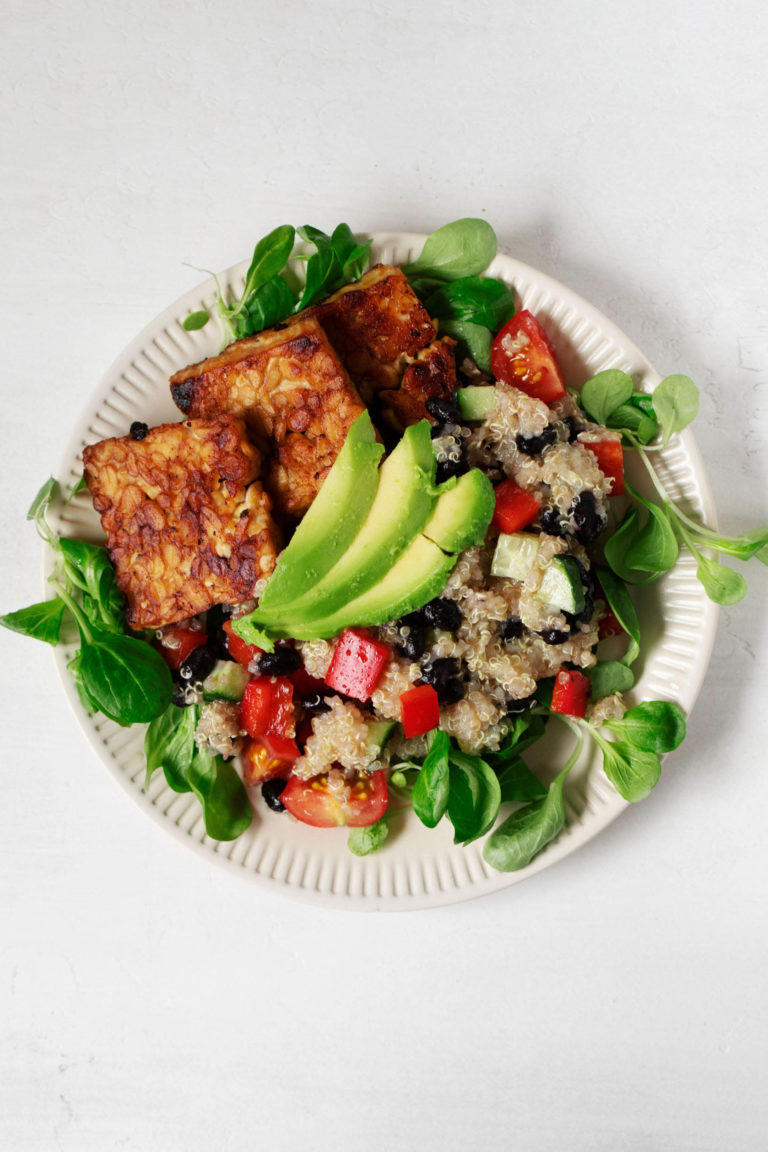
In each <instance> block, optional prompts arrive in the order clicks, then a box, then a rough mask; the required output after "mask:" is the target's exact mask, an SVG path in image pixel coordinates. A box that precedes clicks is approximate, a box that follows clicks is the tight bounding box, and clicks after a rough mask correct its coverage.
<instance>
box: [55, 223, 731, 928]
mask: <svg viewBox="0 0 768 1152" xmlns="http://www.w3.org/2000/svg"><path fill="white" fill-rule="evenodd" d="M424 239H425V237H424V236H419V235H414V234H413V233H401V232H386V233H378V234H376V235H375V237H374V244H373V250H372V261H373V262H375V261H383V262H386V263H394V264H404V263H407V262H408V261H409V260H412V259H414V258H415V256H416V255H418V253H419V252H420V251H421V247H422V245H423V243H424ZM247 267H248V262H247V261H244V262H243V263H242V264H238V265H236V266H235V267H234V268H231V269H230V270H229V271H228V272H227V273H225V274H224V276H223V277H221V278H220V279H221V280H222V284H223V286H224V289H225V294H226V290H227V289H228V288H229V289H231V290H234V291H235V292H236V293H238V294H239V292H240V290H241V288H242V284H243V280H244V276H245V272H246V270H247ZM489 272H490V274H492V275H495V276H498V277H500V278H501V279H503V280H505V281H506V282H507V283H508V284H509V285H510V286H512V287H513V288H514V289H515V292H516V293H517V296H518V298H519V300H520V302H521V306H522V307H525V308H528V309H530V310H531V311H532V312H533V313H535V315H536V316H537V317H538V318H539V320H540V321H541V322H542V323H543V324H544V326H545V328H546V329H547V331H548V333H549V335H550V337H551V339H552V340H553V342H554V345H555V348H556V350H557V353H558V356H559V358H560V362H561V364H562V365H563V368H564V371H565V376H566V379H567V380H569V381H570V382H573V383H581V382H583V381H584V380H587V379H589V377H590V376H592V375H594V374H595V373H596V372H599V371H601V370H602V369H604V368H621V369H624V370H625V371H626V372H629V373H630V374H631V375H632V376H633V377H635V379H636V381H637V382H638V384H640V385H641V386H642V387H644V388H646V389H648V390H650V389H651V388H653V387H654V386H655V385H656V383H658V379H659V377H658V375H657V374H656V373H655V372H654V370H653V368H652V367H651V365H650V364H649V363H648V361H647V360H646V359H645V358H644V357H643V356H642V355H641V353H640V352H639V351H638V349H637V348H636V347H635V346H634V345H633V344H632V343H631V342H630V341H629V340H628V339H627V338H626V337H625V336H624V335H623V334H622V333H621V332H620V331H619V330H618V328H616V327H615V325H614V324H612V323H611V322H610V321H609V320H607V319H606V318H605V317H604V316H602V315H601V314H600V313H599V312H598V311H596V309H594V308H593V307H592V306H591V305H590V304H588V303H586V301H584V300H582V299H581V298H580V297H579V296H577V295H576V294H575V293H573V292H571V291H570V290H569V289H567V288H565V287H563V286H562V285H561V284H558V283H557V281H555V280H552V279H551V278H550V277H549V276H545V275H543V274H542V273H540V272H537V271H536V270H535V269H533V268H530V267H528V266H527V265H525V264H521V263H520V262H519V261H517V260H513V259H510V258H509V257H506V256H498V257H497V258H496V260H495V261H494V262H493V264H492V265H491V268H490V270H489ZM214 302H215V291H214V285H213V282H212V281H207V282H206V283H205V284H204V285H202V286H201V287H200V288H196V289H194V290H193V291H191V292H188V293H187V295H186V296H183V297H182V298H181V299H180V300H177V301H176V303H175V304H172V305H171V306H170V307H169V308H167V309H166V310H165V311H164V312H163V313H162V314H161V315H160V316H158V317H157V319H156V320H154V321H153V322H152V323H151V324H150V325H149V326H148V327H147V328H145V329H144V331H143V332H141V333H140V334H139V335H138V336H137V337H136V339H135V340H134V341H133V342H132V343H131V344H130V345H129V346H128V348H126V350H125V351H124V352H123V354H122V355H121V356H120V357H119V358H118V359H117V360H116V361H115V363H114V364H113V365H112V367H111V368H110V370H109V371H108V372H107V374H106V376H105V377H104V379H103V380H102V382H101V384H100V386H99V387H98V389H97V390H96V392H95V393H94V395H93V396H92V397H91V399H90V401H89V403H88V405H87V406H86V409H85V412H84V414H83V416H82V417H81V419H80V420H79V422H78V424H77V427H76V428H75V430H74V432H73V434H72V436H71V438H70V441H69V444H68V446H67V449H66V452H65V454H64V458H63V461H62V464H61V468H60V471H59V478H60V480H61V481H62V483H63V485H64V488H65V490H66V491H69V490H70V489H71V487H72V486H73V485H74V483H75V481H76V480H77V478H78V477H79V476H80V474H81V471H82V461H81V452H82V449H83V447H84V445H86V444H90V443H93V442H94V441H96V440H101V439H103V438H105V437H108V436H122V435H125V434H126V433H127V432H128V429H129V426H130V424H131V422H132V421H133V420H143V421H145V422H146V423H148V424H149V425H150V426H151V425H155V424H160V423H163V422H167V421H175V420H179V419H181V414H180V413H179V411H178V410H177V409H176V407H175V406H174V404H173V403H172V401H171V397H170V391H169V387H168V377H169V376H170V375H171V373H173V372H174V371H176V370H177V369H179V368H182V367H184V366H185V365H186V364H189V363H192V362H193V361H197V360H201V359H203V358H204V357H206V356H210V355H212V354H214V353H216V352H217V351H218V348H219V344H220V333H219V329H218V326H217V325H216V324H215V323H213V322H211V323H209V324H208V326H207V327H206V328H204V329H202V330H201V331H199V332H185V331H184V329H183V328H182V327H181V321H182V320H183V318H184V317H185V316H186V315H187V314H188V313H189V312H190V311H194V310H197V309H199V308H203V307H207V308H210V307H212V306H213V304H214ZM670 367H675V366H674V365H673V366H670ZM657 459H658V470H659V473H660V475H661V476H662V478H663V480H664V482H665V484H667V486H668V487H669V489H670V491H671V493H672V494H673V495H674V496H676V497H682V498H683V499H684V500H685V501H686V502H687V505H688V506H689V508H690V509H691V510H692V511H693V513H694V514H697V515H699V516H701V517H703V519H704V520H706V521H707V522H708V523H710V524H711V525H713V526H714V523H715V512H714V507H713V504H712V498H711V494H710V491H709V487H708V484H707V481H706V477H705V474H704V469H703V466H702V463H701V458H700V456H699V453H698V450H697V448H696V445H695V443H694V440H693V437H692V435H691V434H690V432H687V431H686V432H685V433H683V434H682V435H680V436H676V437H674V438H673V440H672V442H671V444H670V445H669V446H668V448H666V449H665V450H664V452H663V453H662V454H661V456H660V459H659V457H657ZM629 467H630V474H632V473H631V463H630V466H629ZM633 478H634V479H635V480H636V481H637V482H641V479H642V478H641V476H640V473H637V475H635V476H634V477H633ZM58 527H59V529H60V531H61V532H62V533H63V534H65V535H69V536H81V537H84V538H86V539H92V540H102V539H103V536H102V534H101V529H100V526H99V522H98V518H97V517H96V514H95V513H94V511H93V509H92V508H91V507H90V503H89V500H88V496H87V494H82V495H80V496H78V497H77V498H76V500H74V501H73V502H72V504H71V505H70V506H69V507H66V508H64V509H62V510H61V511H60V514H59V524H58ZM48 562H49V561H47V563H48ZM47 575H48V571H46V576H47ZM638 610H639V614H640V621H641V626H642V628H643V657H642V664H641V665H640V666H641V667H642V675H641V676H640V679H639V681H638V684H637V686H636V688H635V690H634V692H633V694H632V697H633V699H634V700H635V701H637V702H639V701H640V700H643V699H667V700H676V701H677V702H678V703H680V704H681V705H682V707H683V708H684V709H685V711H686V712H689V711H690V709H691V707H692V706H693V703H694V700H695V699H696V696H697V693H698V691H699V688H700V686H701V682H702V680H703V678H704V674H705V671H706V668H707V664H708V661H709V657H710V654H711V649H712V643H713V640H714V634H715V624H716V608H715V606H714V605H713V604H712V603H711V602H710V601H709V600H708V599H707V597H706V596H705V594H704V591H703V589H702V588H701V585H700V584H699V583H698V582H697V580H696V578H695V565H694V563H693V561H692V559H691V557H690V556H689V555H688V554H687V553H684V554H683V555H682V556H681V559H680V561H679V563H678V564H677V565H676V567H675V568H674V570H673V571H672V572H671V573H669V574H668V575H667V576H666V577H664V579H663V580H661V581H659V582H657V583H655V584H653V585H651V586H650V587H649V588H647V589H645V590H643V593H642V594H641V595H640V597H639V598H638ZM55 653H56V660H57V663H58V667H59V671H60V674H61V678H62V681H63V684H64V687H65V690H66V693H67V695H68V697H69V699H70V701H71V703H72V706H73V708H74V709H75V712H76V713H77V716H78V719H79V721H80V723H81V725H82V727H83V729H84V731H85V733H86V735H87V736H88V738H89V740H90V741H91V744H92V745H93V747H94V748H95V749H96V752H97V754H98V756H99V758H100V759H101V760H102V761H103V763H104V764H105V765H106V766H107V768H108V769H109V771H110V772H111V773H112V774H113V776H114V777H115V778H116V779H117V780H118V781H119V783H120V784H121V785H122V787H123V788H124V789H125V790H126V792H128V794H129V795H130V796H131V797H132V798H133V800H134V801H135V803H136V804H138V805H139V806H140V807H141V809H142V810H143V811H144V812H145V813H146V814H147V815H148V816H150V817H151V818H152V819H154V820H156V821H157V822H158V823H159V824H161V825H162V827H163V828H165V829H166V830H167V831H169V832H170V833H171V834H172V835H173V836H175V837H176V839H178V840H180V841H182V842H184V843H185V844H188V845H189V846H191V847H192V848H194V849H195V850H196V851H197V852H199V853H201V854H202V855H203V856H205V857H206V858H207V859H209V860H216V861H218V862H219V864H220V865H221V866H222V867H224V868H226V869H228V870H229V871H230V872H231V873H233V874H237V875H241V876H244V877H246V878H248V879H249V880H252V881H254V882H255V883H257V884H260V885H262V886H264V887H266V888H267V889H269V890H270V891H272V892H274V893H277V894H280V895H285V896H291V897H295V898H298V899H301V900H307V901H312V902H313V903H320V904H328V905H332V906H334V907H338V908H354V909H358V910H360V909H363V910H365V909H368V910H396V909H407V908H426V907H431V906H436V905H440V904H448V903H452V902H454V901H459V900H467V899H470V898H471V897H474V896H481V895H485V894H487V893H490V892H495V891H497V890H498V889H500V888H506V887H507V886H508V885H509V884H515V883H517V882H518V881H519V880H523V879H524V878H525V877H526V876H530V875H532V874H533V873H534V872H538V871H539V870H540V869H542V868H547V867H549V865H550V864H554V863H555V862H556V861H558V860H561V859H562V858H563V857H564V856H567V855H568V854H569V853H571V852H573V851H574V850H575V849H576V848H578V847H579V846H580V845H581V844H584V843H585V842H586V841H587V840H589V839H591V838H592V837H593V836H594V835H596V833H598V832H599V831H600V830H601V829H602V828H604V827H605V826H606V825H607V824H609V823H610V822H611V821H612V820H614V819H615V818H616V817H617V816H618V815H619V813H620V812H621V811H623V809H624V808H625V807H626V802H625V801H624V800H622V799H621V798H620V797H619V796H618V795H617V794H616V793H615V792H614V791H613V789H612V788H611V786H610V784H609V783H608V781H607V780H606V778H605V777H604V775H603V773H602V770H601V768H600V766H599V762H598V760H597V758H595V757H594V756H592V757H591V758H590V756H589V754H585V757H584V759H583V761H582V762H581V763H580V764H579V765H578V766H577V768H576V769H575V770H574V771H573V772H572V773H571V775H570V777H569V780H568V784H567V811H568V822H567V825H566V827H565V828H564V830H563V832H562V833H561V834H560V836H558V837H557V839H556V840H555V841H553V842H552V843H551V844H550V845H548V847H547V848H546V849H545V851H544V852H542V853H541V854H540V855H539V856H538V857H537V858H536V860H534V862H533V863H532V864H531V865H530V866H529V867H528V868H526V869H525V870H524V871H521V872H514V873H509V874H505V873H499V872H495V871H493V870H492V869H490V868H489V867H488V866H487V865H486V864H485V862H484V860H483V857H482V846H483V841H478V842H476V843H474V844H471V845H470V846H469V847H467V848H461V847H455V846H454V845H453V843H452V837H451V832H452V828H451V826H450V825H449V823H448V821H447V820H444V821H443V822H442V824H441V825H440V826H439V827H438V828H436V829H434V830H433V831H429V830H427V829H426V828H424V827H423V826H422V825H421V824H420V823H419V821H418V819H417V818H416V817H415V816H414V815H413V813H408V814H406V815H404V816H402V817H398V818H397V819H396V820H394V821H393V822H392V828H391V832H390V837H389V839H388V841H387V842H386V844H385V845H384V846H383V848H381V849H380V850H379V851H378V852H376V853H374V854H373V855H371V856H367V857H362V858H361V857H357V856H353V855H352V854H351V853H350V852H349V851H348V849H347V847H346V837H347V833H346V830H344V829H339V830H336V829H333V830H319V829H313V828H309V827H307V826H305V825H302V824H299V823H297V822H296V821H294V820H292V819H291V818H290V817H288V816H286V815H278V814H275V813H272V812H270V811H268V810H267V808H266V806H265V805H264V804H263V803H262V802H261V800H260V797H258V794H257V798H256V805H255V807H256V812H255V816H254V821H253V824H252V826H251V828H250V829H249V830H248V832H246V833H245V834H244V835H243V836H241V837H240V838H239V839H238V840H235V841H234V842H233V843H226V844H222V843H218V842H217V841H214V840H210V839H209V838H208V837H207V836H206V834H205V829H204V827H203V821H202V816H201V810H200V806H199V804H198V802H197V800H196V799H195V798H194V797H193V796H191V795H178V794H177V793H175V792H173V791H171V790H170V789H169V788H168V787H167V785H166V784H165V780H164V778H163V774H162V773H161V772H156V773H155V775H154V778H153V780H152V783H151V785H150V788H149V791H148V792H145V791H144V789H143V781H144V756H143V750H142V743H143V735H144V730H143V727H140V726H139V727H134V728H130V729H125V728H120V727H118V726H117V725H115V724H113V723H112V722H111V721H109V720H106V719H105V718H103V717H101V716H95V717H94V716H88V715H86V714H85V712H84V711H83V710H82V708H81V707H80V704H79V701H78V699H77V696H76V693H75V691H74V687H73V684H72V680H71V678H70V676H69V674H68V673H67V671H66V663H67V661H68V660H69V659H70V658H71V656H72V649H71V648H67V647H66V646H61V647H59V648H57V649H55ZM550 727H551V728H556V729H558V731H557V733H552V734H548V736H547V740H546V749H547V750H548V751H549V754H548V755H547V761H548V763H549V764H557V763H562V762H563V761H564V759H565V748H566V746H567V734H566V733H565V730H564V726H561V725H550ZM558 741H559V742H561V743H562V747H560V746H559V744H558ZM533 762H534V764H535V761H533ZM668 763H669V767H668V768H667V769H665V770H668V771H674V758H673V759H672V760H671V761H669V762H668Z"/></svg>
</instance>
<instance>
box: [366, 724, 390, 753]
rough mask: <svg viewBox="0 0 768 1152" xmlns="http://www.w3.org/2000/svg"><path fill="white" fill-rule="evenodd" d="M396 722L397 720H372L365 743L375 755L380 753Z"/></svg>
mask: <svg viewBox="0 0 768 1152" xmlns="http://www.w3.org/2000/svg"><path fill="white" fill-rule="evenodd" d="M396 723H397V721H396V720H372V721H371V722H370V723H369V725H368V732H367V735H366V737H365V743H366V744H367V746H368V749H369V751H370V752H371V753H373V754H374V756H378V755H379V753H380V752H381V750H382V748H383V747H384V745H385V744H386V742H387V739H388V738H389V736H390V734H391V732H392V729H393V728H394V727H395V724H396Z"/></svg>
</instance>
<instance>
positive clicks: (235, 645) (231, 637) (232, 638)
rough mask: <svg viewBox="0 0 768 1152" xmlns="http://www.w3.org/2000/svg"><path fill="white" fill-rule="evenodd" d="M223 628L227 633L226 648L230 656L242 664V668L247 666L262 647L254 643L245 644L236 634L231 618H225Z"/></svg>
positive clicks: (259, 652)
mask: <svg viewBox="0 0 768 1152" xmlns="http://www.w3.org/2000/svg"><path fill="white" fill-rule="evenodd" d="M223 628H224V631H225V632H226V634H227V648H228V649H229V654H230V656H232V657H233V659H235V660H237V662H238V664H242V665H243V667H244V668H247V667H248V665H249V664H250V662H251V660H255V659H256V657H257V656H259V655H260V654H261V652H262V651H263V649H262V648H258V647H257V646H256V645H255V644H246V642H245V640H243V638H242V636H238V634H237V632H235V630H234V628H233V627H232V621H231V620H225V621H224V624H223Z"/></svg>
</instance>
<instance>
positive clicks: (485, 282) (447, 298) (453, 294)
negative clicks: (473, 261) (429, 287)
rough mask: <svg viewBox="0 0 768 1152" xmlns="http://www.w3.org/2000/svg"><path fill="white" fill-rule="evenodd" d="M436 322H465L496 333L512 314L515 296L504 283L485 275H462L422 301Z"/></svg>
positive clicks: (441, 286)
mask: <svg viewBox="0 0 768 1152" xmlns="http://www.w3.org/2000/svg"><path fill="white" fill-rule="evenodd" d="M424 306H425V308H426V309H427V312H429V314H430V316H432V317H433V318H434V319H438V320H469V321H471V322H472V323H473V324H480V325H482V326H483V327H485V328H490V330H491V331H492V332H497V331H498V330H499V328H501V327H503V325H504V324H506V323H507V321H508V320H510V319H511V318H512V317H513V316H514V314H515V297H514V294H513V293H512V292H510V290H509V288H507V286H506V284H503V283H502V282H501V280H495V279H493V278H492V277H489V276H482V277H481V276H464V277H463V278H462V279H461V280H452V281H450V282H449V283H447V284H441V285H440V287H439V288H438V289H437V290H436V291H434V292H432V294H431V295H430V296H429V297H428V299H427V300H426V301H425V305H424Z"/></svg>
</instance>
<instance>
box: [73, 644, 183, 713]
mask: <svg viewBox="0 0 768 1152" xmlns="http://www.w3.org/2000/svg"><path fill="white" fill-rule="evenodd" d="M77 670H78V674H79V677H80V680H81V682H82V685H83V688H84V689H85V691H86V693H87V695H88V698H89V699H90V700H91V701H92V703H93V704H94V705H95V706H96V707H97V708H98V709H99V711H100V712H103V713H104V715H105V716H108V717H109V719H110V720H114V721H115V723H117V724H121V725H123V726H124V727H127V726H128V725H130V724H143V723H146V722H147V721H149V720H154V718H155V716H159V715H160V713H161V712H164V711H165V709H166V708H167V707H168V704H169V703H170V700H171V695H172V692H173V681H172V679H171V673H170V669H169V668H168V665H167V664H166V663H165V661H164V660H163V658H162V656H161V655H160V653H159V652H157V651H156V650H155V649H154V648H153V647H152V646H151V645H150V644H147V643H146V642H145V641H144V640H137V639H134V638H133V637H132V636H117V635H114V634H113V633H111V632H104V631H101V630H100V629H97V628H94V629H93V631H92V632H91V634H90V636H89V637H87V638H85V637H83V640H82V646H81V649H80V659H79V663H78V666H77Z"/></svg>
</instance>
